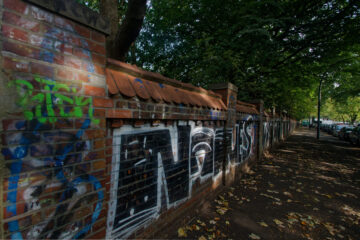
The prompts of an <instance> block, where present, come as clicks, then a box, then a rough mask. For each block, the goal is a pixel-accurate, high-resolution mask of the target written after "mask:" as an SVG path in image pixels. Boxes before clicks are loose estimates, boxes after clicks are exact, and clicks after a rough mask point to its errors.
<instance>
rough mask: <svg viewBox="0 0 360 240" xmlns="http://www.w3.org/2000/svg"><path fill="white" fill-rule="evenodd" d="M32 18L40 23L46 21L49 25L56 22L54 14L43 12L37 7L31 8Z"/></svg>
mask: <svg viewBox="0 0 360 240" xmlns="http://www.w3.org/2000/svg"><path fill="white" fill-rule="evenodd" d="M30 16H32V17H33V18H35V19H37V20H39V21H44V22H47V23H52V22H53V20H54V14H52V13H50V12H48V11H45V10H42V9H40V8H38V7H35V6H31V7H30Z"/></svg>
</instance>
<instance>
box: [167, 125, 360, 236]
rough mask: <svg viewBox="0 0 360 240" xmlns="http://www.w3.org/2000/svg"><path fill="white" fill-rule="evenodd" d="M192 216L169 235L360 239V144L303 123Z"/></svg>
mask: <svg viewBox="0 0 360 240" xmlns="http://www.w3.org/2000/svg"><path fill="white" fill-rule="evenodd" d="M188 219H189V221H188V222H187V223H186V224H184V225H182V226H175V227H174V230H172V232H170V233H169V234H166V235H165V236H166V238H171V239H174V238H177V239H199V238H200V239H201V240H204V239H221V238H222V239H348V240H351V239H353V240H356V239H360V148H357V147H353V146H351V145H350V144H348V143H346V142H342V141H338V140H337V139H336V138H334V137H332V136H330V135H327V134H325V133H322V137H321V139H320V141H317V140H316V139H315V131H314V130H308V129H305V128H301V129H299V130H297V131H296V132H295V133H294V134H293V135H292V136H291V137H289V138H288V140H287V141H285V142H283V143H281V144H280V145H279V147H278V148H277V149H276V150H273V151H271V152H270V153H267V154H266V155H265V158H264V159H263V160H262V161H261V162H260V163H258V164H257V165H256V166H254V167H253V168H252V171H251V172H250V173H249V174H246V175H245V176H244V177H243V178H242V179H241V181H240V182H237V183H234V185H233V187H231V188H230V187H229V188H227V189H225V190H224V191H223V192H222V193H221V194H220V195H219V196H218V198H217V199H216V200H215V201H209V202H207V203H206V204H204V205H203V207H202V208H201V209H199V210H198V212H196V213H195V214H194V213H192V215H191V214H189V217H188ZM169 230H170V229H169ZM179 233H180V236H182V235H183V234H184V233H185V234H186V237H185V236H182V237H179ZM162 237H163V236H162Z"/></svg>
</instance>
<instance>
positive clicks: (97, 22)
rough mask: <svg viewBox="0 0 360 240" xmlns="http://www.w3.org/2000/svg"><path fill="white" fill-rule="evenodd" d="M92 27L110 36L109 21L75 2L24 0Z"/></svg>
mask: <svg viewBox="0 0 360 240" xmlns="http://www.w3.org/2000/svg"><path fill="white" fill-rule="evenodd" d="M24 1H25V2H29V3H32V4H35V5H37V6H40V7H42V8H45V9H47V10H50V11H52V12H55V13H57V14H59V15H62V16H65V17H67V18H69V19H71V20H74V21H76V22H79V23H81V24H84V25H86V26H88V27H91V28H93V29H95V30H97V31H99V32H102V33H104V34H106V35H109V34H110V25H109V21H108V19H106V18H104V17H102V16H100V14H99V13H97V12H95V11H93V10H91V9H90V8H88V7H86V6H84V5H82V4H80V3H78V2H76V1H75V0H24Z"/></svg>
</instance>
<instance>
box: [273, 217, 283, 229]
mask: <svg viewBox="0 0 360 240" xmlns="http://www.w3.org/2000/svg"><path fill="white" fill-rule="evenodd" d="M273 221H274V222H275V223H276V225H278V226H279V227H284V225H283V224H284V223H283V222H282V221H280V220H279V219H276V218H275V219H273Z"/></svg>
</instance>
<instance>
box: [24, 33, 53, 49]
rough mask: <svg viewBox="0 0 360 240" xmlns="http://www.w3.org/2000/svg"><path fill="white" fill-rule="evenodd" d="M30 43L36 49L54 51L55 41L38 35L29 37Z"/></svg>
mask: <svg viewBox="0 0 360 240" xmlns="http://www.w3.org/2000/svg"><path fill="white" fill-rule="evenodd" d="M29 43H30V44H31V45H33V46H36V47H42V48H46V49H53V40H51V39H49V38H46V37H44V36H40V35H37V34H30V35H29Z"/></svg>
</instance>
